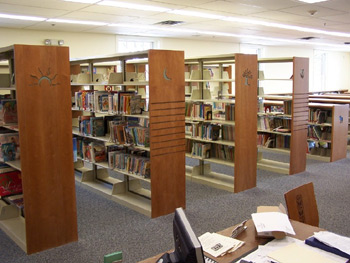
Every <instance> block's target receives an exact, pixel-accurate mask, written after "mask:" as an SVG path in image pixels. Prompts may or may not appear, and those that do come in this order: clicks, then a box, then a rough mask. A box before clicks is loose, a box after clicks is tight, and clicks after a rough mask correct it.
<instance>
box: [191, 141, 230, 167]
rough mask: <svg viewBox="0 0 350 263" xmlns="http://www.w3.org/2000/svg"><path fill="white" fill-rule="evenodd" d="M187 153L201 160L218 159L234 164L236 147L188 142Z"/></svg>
mask: <svg viewBox="0 0 350 263" xmlns="http://www.w3.org/2000/svg"><path fill="white" fill-rule="evenodd" d="M186 152H187V153H190V154H191V155H192V156H198V157H200V158H206V159H208V158H216V159H221V160H224V161H229V162H234V147H233V146H227V145H219V144H210V143H201V142H193V141H191V140H186Z"/></svg>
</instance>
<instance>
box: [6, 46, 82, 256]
mask: <svg viewBox="0 0 350 263" xmlns="http://www.w3.org/2000/svg"><path fill="white" fill-rule="evenodd" d="M0 60H2V61H6V63H7V65H8V72H9V76H10V79H11V82H10V85H9V86H8V87H2V88H1V89H4V90H9V91H10V92H11V94H12V96H13V98H16V100H17V112H18V127H16V126H9V127H8V128H10V129H13V130H15V131H17V132H18V133H19V142H20V149H21V156H20V160H16V161H10V162H8V164H9V165H10V166H12V167H14V168H15V169H17V170H19V171H21V176H22V185H23V198H24V203H25V209H24V214H25V216H22V214H21V213H20V211H19V209H18V208H17V207H16V206H14V205H9V204H7V203H6V202H5V201H4V200H1V199H0V228H1V229H2V230H3V231H4V232H5V233H6V234H8V236H9V237H10V238H12V239H13V241H14V242H15V243H16V244H17V245H18V246H20V247H21V248H22V249H23V250H24V251H25V252H26V253H27V254H32V253H35V252H40V251H43V250H46V249H49V248H53V247H57V246H60V245H63V244H66V243H69V242H73V241H77V240H78V232H77V215H76V197H75V184H74V174H73V171H74V166H73V154H72V151H71V147H72V133H71V130H70V128H69V125H70V123H71V110H70V109H71V107H70V89H69V87H70V85H69V50H68V47H52V46H31V45H13V46H10V47H5V48H1V49H0Z"/></svg>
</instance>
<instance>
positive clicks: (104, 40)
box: [0, 28, 350, 93]
mask: <svg viewBox="0 0 350 263" xmlns="http://www.w3.org/2000/svg"><path fill="white" fill-rule="evenodd" d="M0 36H1V37H0V47H4V46H9V45H12V44H32V45H43V43H44V42H43V41H44V39H47V38H48V39H63V40H64V42H65V46H69V49H70V57H71V58H78V57H85V56H99V55H108V54H113V53H116V52H117V41H118V38H123V39H125V38H126V36H116V35H110V34H94V33H75V32H74V33H73V32H51V31H36V30H24V29H6V28H0ZM132 38H134V37H132ZM154 40H155V41H156V42H157V48H161V49H170V50H184V51H185V57H199V56H206V55H217V54H228V53H236V52H240V45H239V44H237V43H231V42H219V41H200V40H196V39H193V40H190V39H173V38H156V39H154ZM313 52H314V50H313V49H312V48H310V47H302V48H290V47H276V46H265V47H264V57H292V56H300V57H308V58H309V59H310V63H309V65H310V91H312V90H317V88H316V87H315V89H313ZM327 54H328V55H327V59H328V60H327V63H328V64H327V65H328V68H327V70H328V78H327V85H326V89H327V90H338V89H349V88H350V53H346V52H335V51H329V52H327ZM281 69H283V67H278V68H275V69H274V70H273V71H280V72H281V71H282V70H281ZM286 72H288V70H286ZM266 74H268V72H266ZM288 74H289V73H288ZM289 77H290V76H289ZM280 92H281V89H279V88H278V87H276V88H275V87H274V88H272V90H270V93H280Z"/></svg>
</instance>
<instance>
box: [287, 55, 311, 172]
mask: <svg viewBox="0 0 350 263" xmlns="http://www.w3.org/2000/svg"><path fill="white" fill-rule="evenodd" d="M308 92H309V59H308V58H300V57H294V58H293V102H292V138H291V142H290V165H289V174H290V175H292V174H296V173H300V172H303V171H305V169H306V149H307V121H308V112H309V108H308Z"/></svg>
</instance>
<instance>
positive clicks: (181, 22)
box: [155, 20, 185, 26]
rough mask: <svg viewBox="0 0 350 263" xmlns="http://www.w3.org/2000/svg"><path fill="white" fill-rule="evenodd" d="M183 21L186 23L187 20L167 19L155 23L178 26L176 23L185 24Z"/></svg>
mask: <svg viewBox="0 0 350 263" xmlns="http://www.w3.org/2000/svg"><path fill="white" fill-rule="evenodd" d="M183 23H185V22H184V21H174V20H165V21H161V22H158V23H155V25H161V26H176V25H179V24H183Z"/></svg>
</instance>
